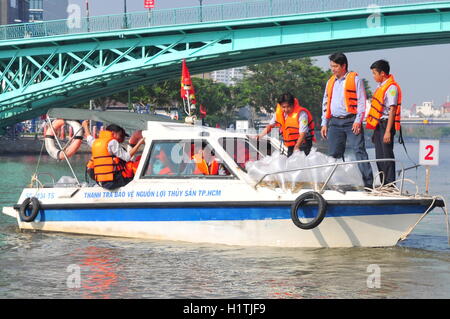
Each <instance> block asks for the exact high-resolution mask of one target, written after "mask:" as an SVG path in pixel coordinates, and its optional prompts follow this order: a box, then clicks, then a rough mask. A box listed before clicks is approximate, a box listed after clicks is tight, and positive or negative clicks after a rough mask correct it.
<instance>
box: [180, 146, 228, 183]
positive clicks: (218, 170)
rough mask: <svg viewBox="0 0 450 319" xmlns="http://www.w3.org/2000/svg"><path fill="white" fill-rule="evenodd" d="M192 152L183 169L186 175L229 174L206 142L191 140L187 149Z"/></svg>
mask: <svg viewBox="0 0 450 319" xmlns="http://www.w3.org/2000/svg"><path fill="white" fill-rule="evenodd" d="M185 151H187V152H189V153H190V160H189V162H188V163H187V165H186V167H185V168H184V170H183V174H186V175H229V173H228V172H227V171H226V170H225V169H224V167H223V165H222V164H221V163H219V160H218V159H217V158H216V156H215V154H214V150H212V149H211V147H210V146H208V144H207V143H205V142H201V143H198V142H191V145H190V147H187V149H186V150H185Z"/></svg>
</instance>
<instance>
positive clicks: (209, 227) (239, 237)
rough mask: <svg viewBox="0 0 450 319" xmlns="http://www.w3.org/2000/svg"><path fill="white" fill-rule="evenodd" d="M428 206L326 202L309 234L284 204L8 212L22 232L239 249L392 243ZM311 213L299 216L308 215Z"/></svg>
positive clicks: (65, 207)
mask: <svg viewBox="0 0 450 319" xmlns="http://www.w3.org/2000/svg"><path fill="white" fill-rule="evenodd" d="M233 204H234V206H233ZM428 208H429V205H426V203H423V202H422V203H420V204H418V203H416V204H412V203H409V204H401V205H400V204H398V203H395V202H393V203H391V204H389V203H386V202H384V203H383V202H381V201H380V202H379V203H378V205H375V204H374V203H373V202H371V203H366V204H359V205H355V204H348V203H334V204H333V203H330V204H329V205H328V209H327V213H326V217H325V218H324V220H323V221H322V223H321V224H320V225H319V226H318V227H316V228H314V229H311V230H303V229H300V228H298V227H297V226H295V225H294V223H293V222H292V220H291V217H290V205H289V204H288V203H284V204H282V205H279V204H278V205H276V203H270V204H269V203H266V204H265V205H264V204H263V203H258V205H256V204H255V203H245V204H244V203H240V204H239V205H238V204H237V203H228V204H227V205H221V204H220V203H210V205H208V203H204V205H203V206H202V205H200V204H198V203H197V204H195V203H190V204H188V203H184V204H180V203H179V205H176V206H173V205H169V204H165V203H159V204H156V205H155V204H151V205H142V204H140V205H135V207H133V206H131V207H130V205H116V206H111V205H109V206H104V207H102V206H97V207H95V208H92V207H87V206H86V205H82V204H81V205H47V206H43V207H42V209H41V210H40V211H39V214H38V216H37V218H36V219H35V221H34V222H31V223H27V222H23V221H21V220H20V217H18V213H17V207H16V209H14V210H11V209H10V210H9V214H10V215H15V217H16V218H17V221H18V224H19V227H20V228H21V229H30V230H31V229H33V230H42V231H52V232H66V233H76V234H89V235H101V236H115V237H129V238H143V239H156V240H175V241H187V242H195V243H215V244H228V245H242V246H276V247H358V246H361V247H384V246H393V245H395V244H396V243H397V242H398V240H399V238H400V237H401V235H402V234H404V233H405V232H406V231H407V230H408V229H409V227H411V226H412V225H414V224H415V222H416V221H417V220H418V219H419V218H420V216H421V215H422V214H423V213H424V212H425V211H426V210H427V209H428ZM310 209H313V206H311V207H310V208H307V207H305V208H303V209H301V210H300V211H299V215H300V216H301V215H304V216H308V214H309V210H310ZM13 211H14V213H13ZM6 213H7V212H6Z"/></svg>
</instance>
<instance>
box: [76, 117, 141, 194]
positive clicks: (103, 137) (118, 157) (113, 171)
mask: <svg viewBox="0 0 450 319" xmlns="http://www.w3.org/2000/svg"><path fill="white" fill-rule="evenodd" d="M82 126H83V128H84V131H85V133H86V141H87V143H88V145H89V146H90V147H91V148H92V158H91V160H90V161H89V163H88V165H87V171H88V174H89V175H90V177H91V178H92V179H93V180H95V181H96V182H97V183H98V184H99V185H100V186H102V187H103V188H106V189H110V190H111V189H116V188H119V187H122V186H125V185H126V184H128V183H129V182H130V181H131V180H132V179H133V177H134V173H135V170H133V167H134V168H136V167H137V165H136V163H135V162H131V158H132V157H133V156H134V155H135V154H136V152H137V151H138V150H139V148H140V146H141V145H142V144H143V143H144V138H141V139H140V140H139V142H138V143H137V144H136V145H135V146H134V147H133V148H132V149H131V150H130V151H129V152H127V151H125V150H124V149H123V148H122V147H121V146H120V143H122V142H123V141H124V140H125V137H126V136H127V134H126V133H125V130H124V129H123V128H122V127H120V126H118V125H115V124H111V125H109V126H107V127H106V129H105V130H104V131H100V133H99V137H98V138H97V139H95V138H94V137H93V136H92V135H91V133H90V130H89V121H84V122H83V124H82Z"/></svg>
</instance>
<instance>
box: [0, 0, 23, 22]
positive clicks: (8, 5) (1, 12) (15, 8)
mask: <svg viewBox="0 0 450 319" xmlns="http://www.w3.org/2000/svg"><path fill="white" fill-rule="evenodd" d="M29 7H30V1H29V0H0V25H2V24H14V23H26V22H28V10H29Z"/></svg>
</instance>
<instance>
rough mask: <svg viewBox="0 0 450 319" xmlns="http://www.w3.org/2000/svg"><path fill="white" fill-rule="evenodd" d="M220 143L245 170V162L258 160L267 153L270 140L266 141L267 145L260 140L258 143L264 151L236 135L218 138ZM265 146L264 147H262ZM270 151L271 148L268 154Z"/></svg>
mask: <svg viewBox="0 0 450 319" xmlns="http://www.w3.org/2000/svg"><path fill="white" fill-rule="evenodd" d="M219 143H220V145H222V147H223V148H224V149H225V151H226V152H227V153H228V155H230V157H231V158H232V159H233V160H234V161H235V162H236V164H238V165H239V167H240V168H241V169H243V170H244V171H246V170H245V164H247V162H253V161H257V160H260V159H261V158H263V157H264V156H265V155H267V147H270V142H268V144H269V146H267V144H266V143H265V142H264V143H263V142H261V143H260V144H259V145H260V146H261V149H262V150H263V151H264V152H261V151H260V150H258V149H257V148H256V145H257V144H256V143H257V142H256V141H255V145H253V144H251V143H250V142H249V140H247V139H245V138H237V137H227V138H221V139H219ZM264 146H265V147H264ZM270 153H271V149H270V150H269V154H270Z"/></svg>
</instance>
